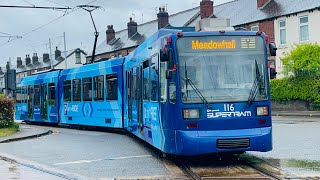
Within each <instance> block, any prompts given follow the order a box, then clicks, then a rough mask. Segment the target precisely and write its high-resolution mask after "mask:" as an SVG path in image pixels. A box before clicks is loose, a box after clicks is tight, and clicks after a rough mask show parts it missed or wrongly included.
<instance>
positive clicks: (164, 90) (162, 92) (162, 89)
mask: <svg viewBox="0 0 320 180" xmlns="http://www.w3.org/2000/svg"><path fill="white" fill-rule="evenodd" d="M166 67H167V63H166V62H161V63H160V95H161V101H162V102H165V101H167V79H166V69H167V68H166Z"/></svg>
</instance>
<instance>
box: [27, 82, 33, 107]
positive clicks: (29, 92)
mask: <svg viewBox="0 0 320 180" xmlns="http://www.w3.org/2000/svg"><path fill="white" fill-rule="evenodd" d="M32 94H33V87H32V86H28V102H29V103H30V105H31V103H32V99H33V98H32V97H33V95H32Z"/></svg>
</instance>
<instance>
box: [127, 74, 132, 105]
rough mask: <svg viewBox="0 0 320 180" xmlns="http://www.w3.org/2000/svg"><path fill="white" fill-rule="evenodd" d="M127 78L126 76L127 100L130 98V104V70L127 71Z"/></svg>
mask: <svg viewBox="0 0 320 180" xmlns="http://www.w3.org/2000/svg"><path fill="white" fill-rule="evenodd" d="M126 77H127V78H126V80H127V83H126V84H127V100H128V102H127V103H128V104H129V99H130V94H131V92H130V80H131V79H130V78H131V77H130V72H129V71H127V76H126Z"/></svg>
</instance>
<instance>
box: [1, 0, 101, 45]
mask: <svg viewBox="0 0 320 180" xmlns="http://www.w3.org/2000/svg"><path fill="white" fill-rule="evenodd" d="M95 1H97V0H93V1H90V2H88V3H86V4H85V5H89V4H91V3H93V2H95ZM79 9H81V8H80V7H74V8H73V9H72V10H71V11H70V12H68V11H67V10H66V11H65V13H64V14H63V15H62V16H59V17H58V18H55V19H53V20H51V21H49V22H48V23H46V24H44V25H41V26H39V27H37V28H35V29H33V30H31V31H29V32H27V33H24V34H22V35H21V37H23V36H26V35H28V34H31V33H33V32H35V31H37V30H39V29H41V28H43V27H45V26H47V25H49V24H51V23H53V22H55V21H57V20H59V19H61V18H62V17H64V16H66V15H69V14H71V13H73V12H74V11H77V10H79ZM9 35H10V34H9ZM14 40H17V39H11V38H10V37H9V40H8V41H7V42H6V43H3V44H1V45H0V47H2V46H4V45H6V44H8V43H9V42H11V41H14Z"/></svg>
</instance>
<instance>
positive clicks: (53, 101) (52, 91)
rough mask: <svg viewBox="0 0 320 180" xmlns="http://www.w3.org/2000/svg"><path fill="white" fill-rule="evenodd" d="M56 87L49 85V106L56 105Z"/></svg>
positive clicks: (52, 84)
mask: <svg viewBox="0 0 320 180" xmlns="http://www.w3.org/2000/svg"><path fill="white" fill-rule="evenodd" d="M55 96H56V86H55V84H54V83H49V105H50V106H54V105H56V98H55Z"/></svg>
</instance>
